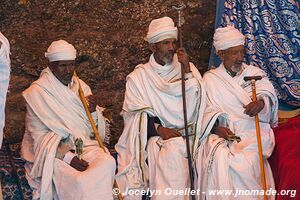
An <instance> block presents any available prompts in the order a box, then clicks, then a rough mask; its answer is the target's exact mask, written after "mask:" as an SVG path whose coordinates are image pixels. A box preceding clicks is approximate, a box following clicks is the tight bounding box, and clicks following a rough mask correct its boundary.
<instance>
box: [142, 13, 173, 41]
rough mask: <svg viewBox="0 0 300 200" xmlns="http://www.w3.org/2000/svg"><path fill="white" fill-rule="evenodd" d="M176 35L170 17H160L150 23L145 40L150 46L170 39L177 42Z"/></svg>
mask: <svg viewBox="0 0 300 200" xmlns="http://www.w3.org/2000/svg"><path fill="white" fill-rule="evenodd" d="M177 33H178V30H177V27H175V25H174V22H173V20H172V19H171V18H170V17H162V18H159V19H154V20H152V21H151V23H150V25H149V29H148V33H147V36H146V38H145V40H146V41H148V42H149V43H151V44H153V43H157V42H160V41H163V40H165V39H170V38H175V39H176V40H177Z"/></svg>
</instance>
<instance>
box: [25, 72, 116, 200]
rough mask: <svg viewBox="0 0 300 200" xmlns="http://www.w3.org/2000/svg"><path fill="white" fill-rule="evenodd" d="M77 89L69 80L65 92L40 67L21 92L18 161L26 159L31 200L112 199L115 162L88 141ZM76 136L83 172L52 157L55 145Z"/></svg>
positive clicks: (100, 127) (102, 130) (87, 91)
mask: <svg viewBox="0 0 300 200" xmlns="http://www.w3.org/2000/svg"><path fill="white" fill-rule="evenodd" d="M80 84H81V86H82V88H83V91H84V94H85V96H87V95H89V94H91V90H90V88H89V87H88V86H87V85H86V84H85V83H84V82H83V81H81V80H80ZM78 87H79V84H78V81H77V79H75V78H74V79H73V84H72V85H71V86H70V88H69V87H67V86H65V85H63V84H62V83H60V82H59V80H57V79H56V78H55V76H54V75H53V74H52V72H51V71H50V69H49V68H46V69H45V70H43V72H42V73H41V76H40V78H39V79H38V80H37V81H35V82H34V83H33V84H32V85H31V86H30V87H29V88H28V89H26V90H25V91H24V92H23V96H24V98H25V100H26V105H27V114H26V124H25V125H26V131H25V135H24V138H23V142H22V157H23V158H24V159H25V160H26V161H27V162H26V167H25V168H26V176H27V179H28V182H29V184H30V186H31V187H32V189H33V199H53V198H55V199H60V200H61V199H113V197H112V193H111V189H112V185H113V180H114V171H115V162H114V159H113V158H112V157H111V156H110V155H109V153H104V152H103V150H102V149H100V148H99V147H98V144H97V142H96V141H95V140H92V139H90V137H91V136H92V132H91V127H90V124H89V121H88V118H87V116H86V113H85V110H84V108H83V106H82V103H81V101H80V98H79V95H78ZM97 115H98V116H99V118H98V120H99V121H98V122H99V123H98V130H99V133H100V134H102V135H101V137H102V138H104V137H105V135H103V134H104V133H105V132H106V131H105V126H104V127H103V123H102V120H103V116H102V112H101V110H100V108H99V107H97ZM101 117H102V119H101ZM76 138H81V139H82V140H83V143H84V148H83V155H82V159H84V160H86V161H87V162H88V163H89V167H88V169H87V170H86V171H84V172H79V171H77V170H75V169H74V168H72V167H71V166H70V165H68V164H67V163H65V162H64V161H62V160H60V159H58V158H56V157H55V156H56V150H57V148H58V145H59V144H60V142H62V141H64V140H71V141H72V142H73V143H74V141H75V139H76ZM74 149H75V147H74ZM104 180H105V181H104Z"/></svg>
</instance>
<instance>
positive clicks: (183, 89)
mask: <svg viewBox="0 0 300 200" xmlns="http://www.w3.org/2000/svg"><path fill="white" fill-rule="evenodd" d="M184 8H185V5H184V4H183V5H181V6H180V7H176V6H173V9H175V10H177V12H178V37H179V46H180V48H182V30H181V25H182V24H183V19H182V16H181V11H182V10H183V9H184ZM181 90H182V103H183V105H182V106H183V118H184V130H185V141H186V152H187V158H188V166H189V176H190V185H191V186H190V187H191V191H194V189H195V187H194V170H193V165H192V156H191V149H190V139H189V133H188V122H187V111H186V95H185V80H184V69H183V65H182V64H181ZM190 195H191V197H192V200H195V195H194V193H191V194H190Z"/></svg>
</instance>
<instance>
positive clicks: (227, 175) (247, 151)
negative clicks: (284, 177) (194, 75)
mask: <svg viewBox="0 0 300 200" xmlns="http://www.w3.org/2000/svg"><path fill="white" fill-rule="evenodd" d="M243 68H244V70H243V71H242V73H241V74H237V75H236V76H235V77H233V78H232V77H231V76H230V75H229V74H228V73H227V72H226V71H225V68H224V66H223V64H221V65H220V67H218V68H217V69H213V70H210V71H208V72H207V73H206V74H205V75H204V82H205V86H206V87H207V96H208V104H210V105H212V106H217V109H218V110H219V111H220V112H221V113H223V114H222V115H221V116H223V119H221V118H220V119H221V120H220V123H221V125H222V126H226V127H227V128H229V129H230V130H231V131H232V132H233V133H235V135H237V136H239V137H241V140H242V141H241V142H240V143H237V142H233V143H232V142H228V141H226V140H224V139H222V138H219V137H218V136H217V135H215V134H210V135H209V136H208V137H206V138H205V139H204V140H203V141H202V142H201V145H200V146H199V152H198V156H197V158H196V159H197V161H196V165H197V168H196V170H197V172H198V188H200V190H201V191H200V194H201V195H200V196H199V197H198V199H201V200H204V199H207V200H210V199H214V200H221V199H222V200H223V199H228V200H230V199H241V200H254V199H263V196H260V195H248V194H249V191H250V190H262V184H261V175H260V164H259V154H258V148H257V139H256V129H255V119H254V117H249V116H248V115H246V114H245V113H244V108H243V106H244V105H247V104H249V103H250V102H251V97H252V89H251V83H250V81H248V82H245V81H244V79H243V78H244V77H245V76H262V77H263V78H262V80H259V81H257V82H256V91H257V97H258V99H259V98H262V99H263V100H264V102H265V107H264V109H263V110H262V111H261V112H260V113H259V119H260V131H261V140H262V149H263V159H264V168H265V174H266V182H267V189H270V188H273V189H275V188H274V180H273V176H272V172H271V169H270V166H269V163H268V161H267V158H269V157H270V155H271V153H272V151H273V148H274V145H275V141H274V135H273V131H272V129H271V126H275V125H276V123H277V108H278V101H277V97H276V94H275V91H274V88H273V86H272V84H271V83H270V81H269V80H268V78H267V77H266V75H265V73H264V72H263V71H262V70H261V69H259V68H257V67H254V66H250V65H246V64H243ZM208 130H210V129H208ZM217 189H218V190H228V191H232V194H231V195H224V194H223V195H212V193H211V194H210V192H212V191H213V190H217ZM237 191H239V192H242V193H240V195H236V196H234V195H235V192H237ZM243 192H244V194H245V195H243ZM253 194H255V193H253ZM269 199H273V196H270V197H269Z"/></svg>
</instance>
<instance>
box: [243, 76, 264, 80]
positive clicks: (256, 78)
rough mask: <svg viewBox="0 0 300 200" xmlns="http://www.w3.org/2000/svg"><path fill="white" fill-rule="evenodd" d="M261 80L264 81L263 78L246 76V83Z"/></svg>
mask: <svg viewBox="0 0 300 200" xmlns="http://www.w3.org/2000/svg"><path fill="white" fill-rule="evenodd" d="M261 79H262V76H245V77H244V81H251V80H255V81H258V80H261Z"/></svg>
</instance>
